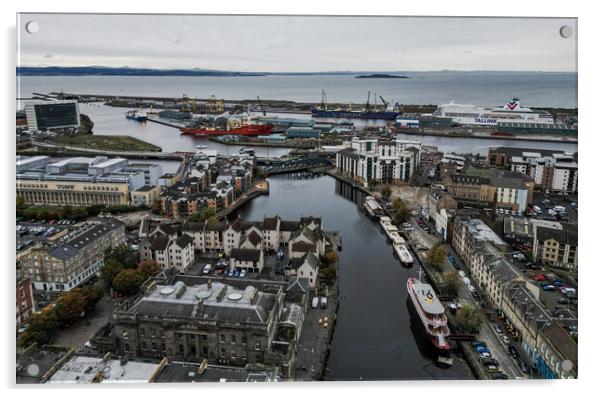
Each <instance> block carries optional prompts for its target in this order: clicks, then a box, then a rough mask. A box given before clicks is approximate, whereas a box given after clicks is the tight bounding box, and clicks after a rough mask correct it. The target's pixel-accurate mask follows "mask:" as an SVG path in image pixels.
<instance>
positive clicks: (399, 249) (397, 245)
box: [391, 233, 414, 267]
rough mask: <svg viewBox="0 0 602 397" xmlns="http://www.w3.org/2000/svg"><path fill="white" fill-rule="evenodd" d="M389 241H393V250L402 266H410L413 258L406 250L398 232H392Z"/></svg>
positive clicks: (404, 242)
mask: <svg viewBox="0 0 602 397" xmlns="http://www.w3.org/2000/svg"><path fill="white" fill-rule="evenodd" d="M391 241H392V242H393V250H394V251H395V254H396V255H397V257H398V258H399V261H400V262H401V264H402V265H403V266H406V267H411V266H412V264H414V258H412V255H411V254H410V251H408V247H407V246H406V241H405V240H404V239H403V237H401V236H400V235H399V234H398V233H394V234H392V238H391Z"/></svg>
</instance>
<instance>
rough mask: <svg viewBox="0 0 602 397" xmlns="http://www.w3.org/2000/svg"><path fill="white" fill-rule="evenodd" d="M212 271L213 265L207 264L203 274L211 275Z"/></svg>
mask: <svg viewBox="0 0 602 397" xmlns="http://www.w3.org/2000/svg"><path fill="white" fill-rule="evenodd" d="M210 271H211V264H209V263H207V264H206V265H205V267H203V274H209V272H210Z"/></svg>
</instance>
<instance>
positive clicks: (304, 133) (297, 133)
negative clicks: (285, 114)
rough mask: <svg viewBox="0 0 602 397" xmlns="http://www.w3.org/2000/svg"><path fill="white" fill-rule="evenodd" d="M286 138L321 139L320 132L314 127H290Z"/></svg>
mask: <svg viewBox="0 0 602 397" xmlns="http://www.w3.org/2000/svg"><path fill="white" fill-rule="evenodd" d="M286 136H287V138H289V139H295V138H314V139H318V138H320V130H318V129H315V128H312V127H290V128H289V129H287V130H286Z"/></svg>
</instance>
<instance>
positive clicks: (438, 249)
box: [426, 243, 447, 271]
mask: <svg viewBox="0 0 602 397" xmlns="http://www.w3.org/2000/svg"><path fill="white" fill-rule="evenodd" d="M446 257H447V250H446V249H445V247H444V246H443V245H442V244H441V243H437V244H435V245H433V247H432V248H431V249H430V250H429V251H428V253H427V255H426V261H427V262H428V263H430V264H431V265H432V266H433V267H434V268H435V269H437V270H439V271H441V265H443V262H444V261H445V258H446Z"/></svg>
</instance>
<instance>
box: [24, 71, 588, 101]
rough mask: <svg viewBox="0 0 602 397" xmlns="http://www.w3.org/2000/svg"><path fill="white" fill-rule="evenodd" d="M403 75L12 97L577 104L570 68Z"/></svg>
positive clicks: (127, 85) (105, 80) (131, 85)
mask: <svg viewBox="0 0 602 397" xmlns="http://www.w3.org/2000/svg"><path fill="white" fill-rule="evenodd" d="M405 75H407V76H408V77H411V78H409V79H356V78H354V76H353V75H335V76H332V75H330V76H329V75H315V76H261V77H131V76H80V77H65V76H22V77H20V78H19V79H18V80H17V96H18V97H28V96H30V95H31V94H32V93H33V92H42V93H46V92H50V91H61V90H62V91H65V92H72V93H78V94H105V95H139V96H160V97H161V96H164V97H181V96H182V94H187V95H188V96H189V97H190V98H194V97H197V98H208V97H209V96H210V95H211V94H214V95H216V96H217V97H220V98H226V99H250V98H255V97H257V96H260V97H261V98H263V99H286V100H292V101H299V102H319V101H320V99H321V91H322V89H324V90H326V93H327V96H328V100H329V101H332V102H343V103H347V102H354V103H364V102H366V98H367V93H368V91H371V92H373V93H374V92H376V93H377V95H382V96H383V97H384V98H385V99H386V100H388V101H390V102H391V103H394V102H399V103H405V104H441V103H447V102H449V101H456V102H460V103H473V104H478V105H491V106H493V105H503V104H505V103H506V102H507V101H508V100H510V99H511V98H514V97H518V98H520V99H521V102H522V103H523V104H524V105H526V106H546V107H563V108H576V107H577V74H575V73H519V72H513V73H503V72H421V73H405Z"/></svg>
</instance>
